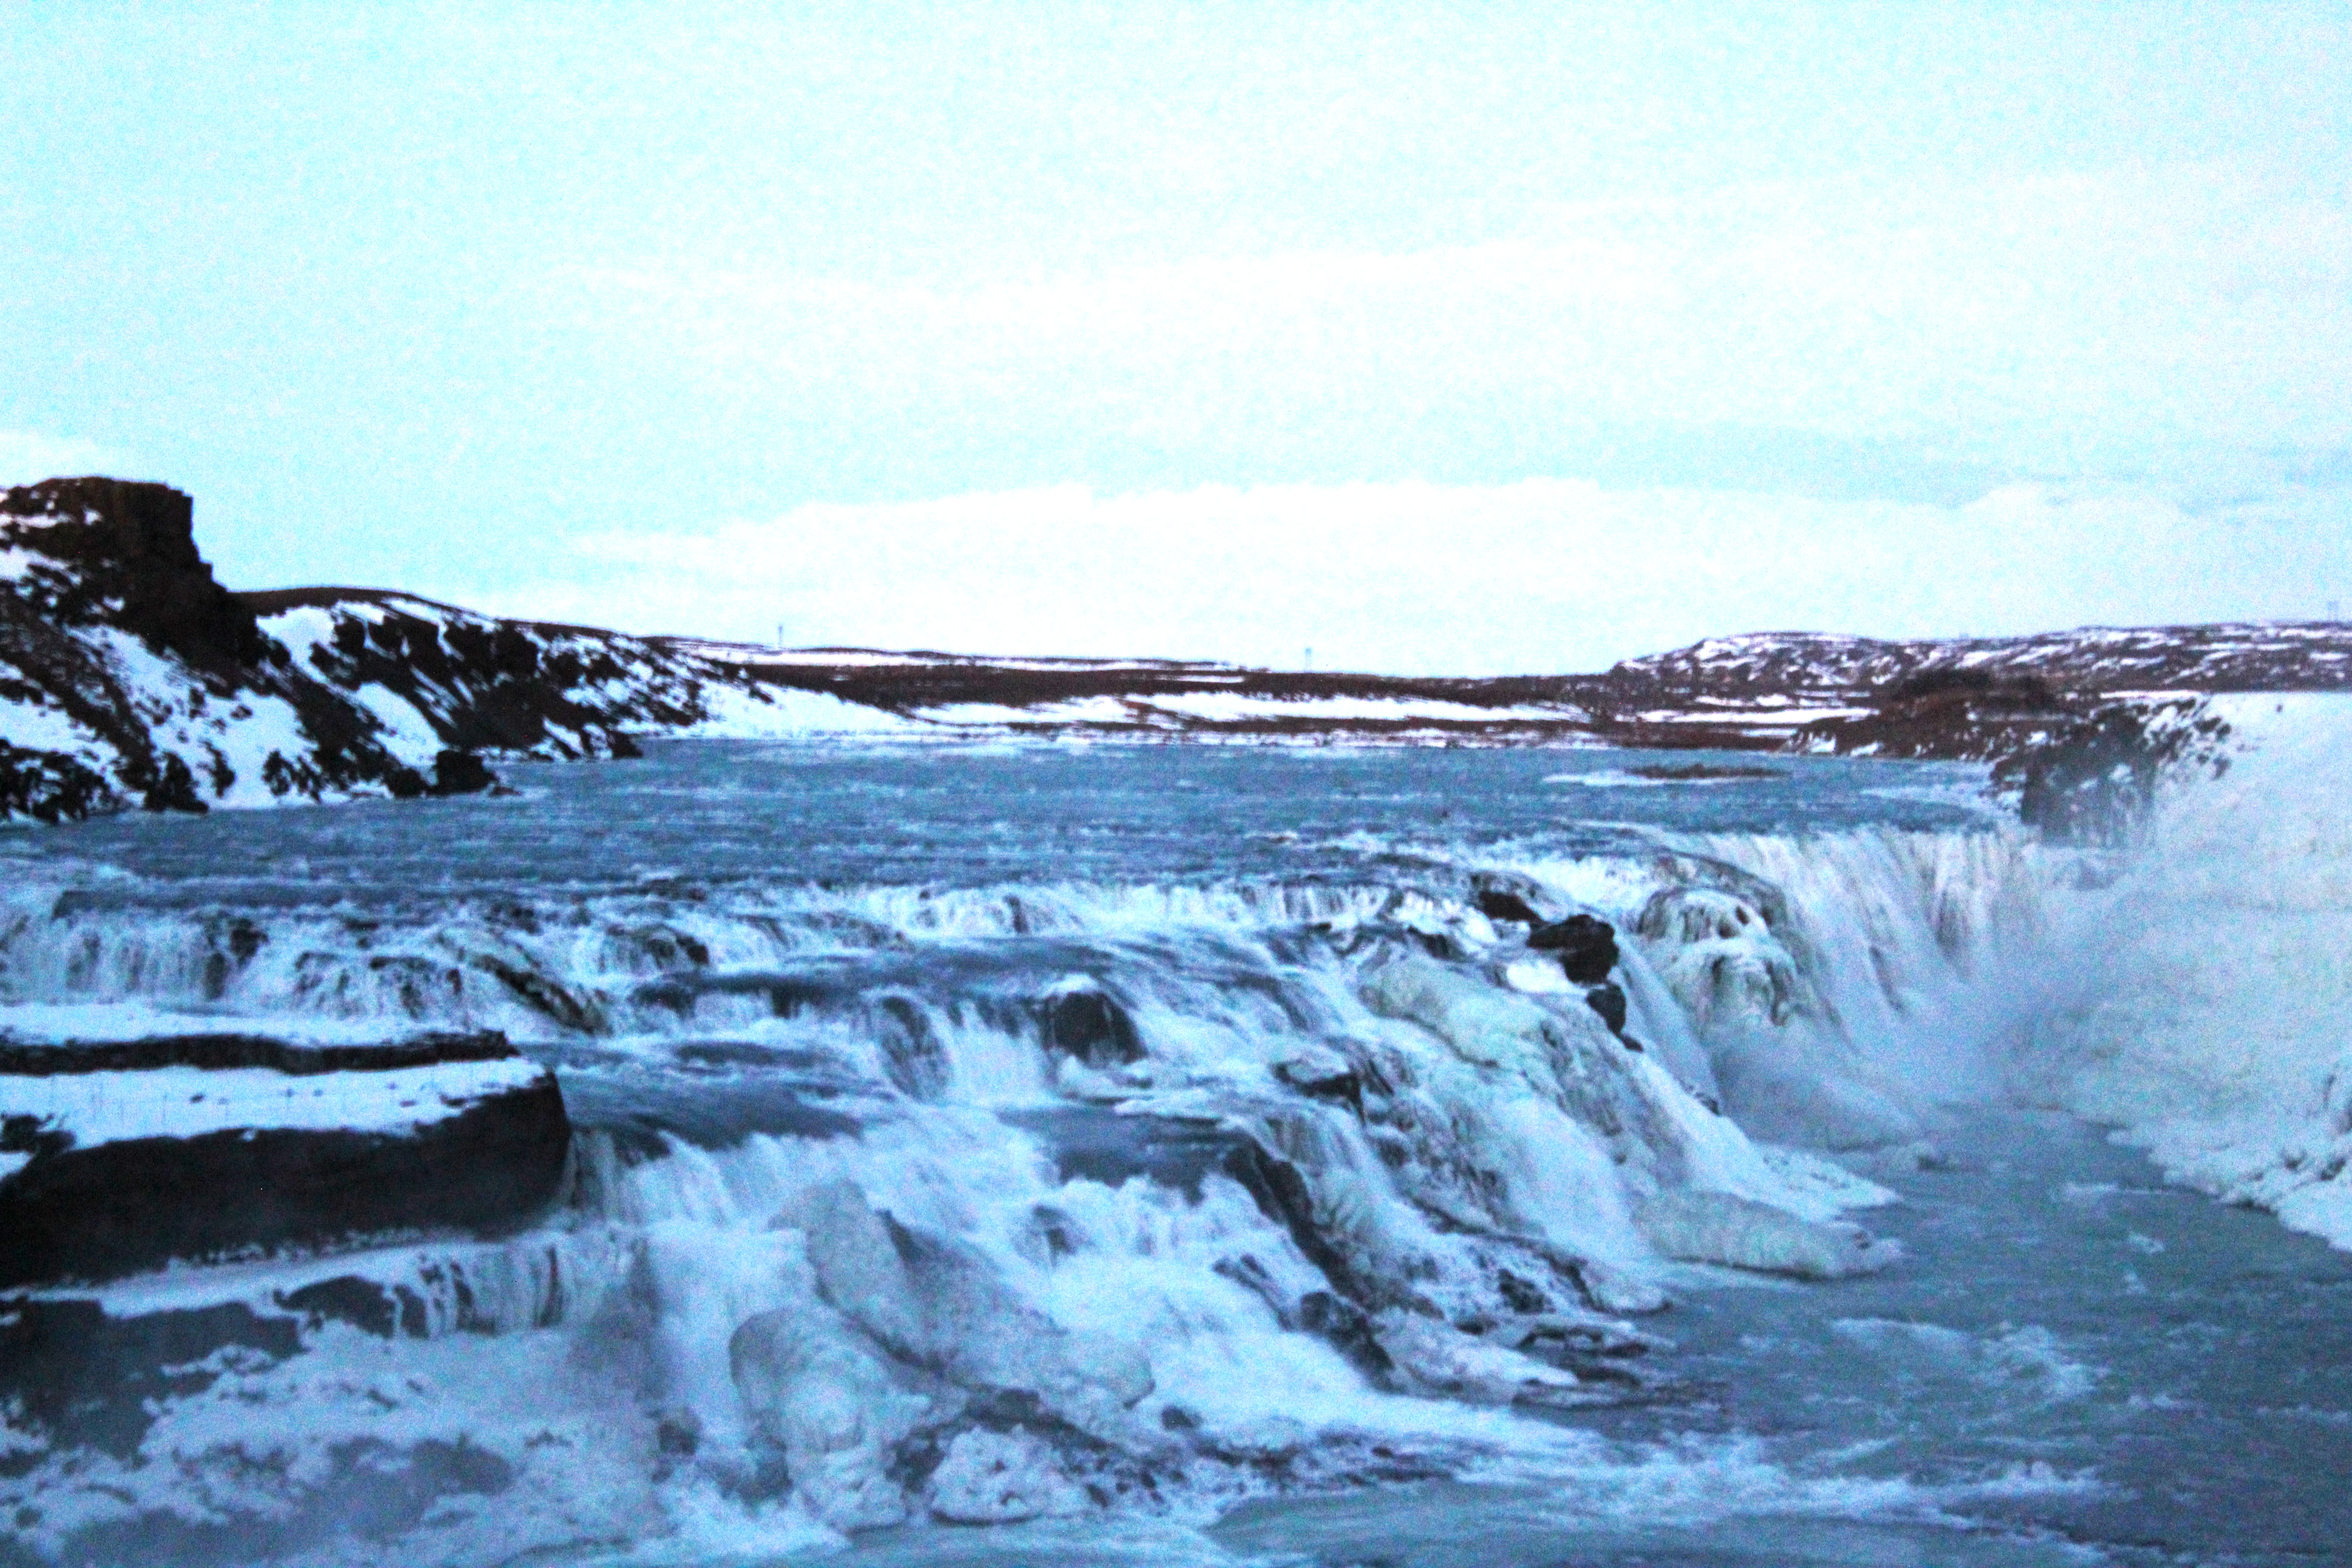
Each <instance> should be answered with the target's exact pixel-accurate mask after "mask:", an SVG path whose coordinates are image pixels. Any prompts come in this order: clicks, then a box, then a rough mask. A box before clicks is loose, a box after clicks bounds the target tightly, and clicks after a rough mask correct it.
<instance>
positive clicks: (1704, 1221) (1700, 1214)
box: [1635, 1187, 1902, 1279]
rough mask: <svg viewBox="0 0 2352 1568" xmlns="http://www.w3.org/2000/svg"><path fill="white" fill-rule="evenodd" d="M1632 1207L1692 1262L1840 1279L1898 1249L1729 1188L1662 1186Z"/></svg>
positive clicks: (1674, 1253)
mask: <svg viewBox="0 0 2352 1568" xmlns="http://www.w3.org/2000/svg"><path fill="white" fill-rule="evenodd" d="M1635 1213H1636V1215H1637V1217H1638V1219H1639V1221H1640V1224H1641V1226H1642V1231H1643V1235H1645V1236H1647V1237H1649V1238H1650V1242H1651V1245H1652V1246H1654V1247H1656V1248H1657V1249H1658V1250H1659V1251H1660V1252H1661V1253H1664V1255H1665V1256H1666V1257H1668V1258H1681V1259H1683V1260H1685V1261H1686V1262H1691V1263H1719V1264H1724V1265H1726V1266H1727V1267H1730V1268H1748V1269H1753V1270H1756V1271H1757V1272H1759V1273H1765V1274H1793V1275H1795V1276H1797V1277H1798V1278H1800V1279H1845V1278H1846V1277H1848V1276H1850V1275H1854V1274H1868V1273H1872V1272H1874V1271H1875V1270H1877V1269H1880V1268H1885V1267H1886V1266H1887V1265H1888V1264H1889V1263H1892V1262H1894V1261H1895V1259H1896V1258H1900V1257H1901V1256H1902V1250H1901V1248H1900V1247H1896V1246H1895V1244H1894V1243H1892V1242H1887V1241H1879V1240H1874V1238H1873V1237H1871V1236H1870V1235H1869V1234H1868V1233H1867V1232H1865V1231H1864V1230H1862V1229H1860V1228H1859V1227H1857V1226H1850V1225H1842V1224H1822V1223H1819V1222H1816V1221H1812V1220H1806V1219H1801V1218H1799V1217H1798V1216H1797V1215H1792V1214H1790V1213H1789V1212H1788V1211H1787V1210H1785V1209H1781V1208H1777V1207H1774V1206H1773V1205H1769V1204H1763V1203H1759V1202H1757V1201H1756V1200H1755V1199H1753V1198H1743V1197H1740V1196H1738V1194H1732V1193H1718V1192H1709V1191H1706V1190H1705V1189H1702V1188H1694V1187H1676V1188H1666V1189H1664V1190H1661V1191H1659V1192H1656V1193H1654V1194H1650V1195H1649V1196H1648V1197H1647V1198H1645V1199H1643V1202H1642V1203H1641V1205H1639V1207H1638V1208H1637V1209H1636V1211H1635Z"/></svg>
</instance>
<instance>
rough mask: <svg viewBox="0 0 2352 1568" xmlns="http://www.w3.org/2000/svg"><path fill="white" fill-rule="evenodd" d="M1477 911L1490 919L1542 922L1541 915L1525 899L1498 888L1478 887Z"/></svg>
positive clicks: (1524, 923) (1539, 923)
mask: <svg viewBox="0 0 2352 1568" xmlns="http://www.w3.org/2000/svg"><path fill="white" fill-rule="evenodd" d="M1478 912H1479V913H1480V914H1482V915H1485V916H1486V918H1487V919H1488V920H1490V921H1517V923H1518V924H1520V925H1528V926H1535V925H1541V924H1543V916H1541V915H1539V914H1538V913H1536V911H1535V910H1534V909H1533V908H1532V907H1530V906H1529V905H1528V901H1527V900H1525V899H1523V898H1521V897H1519V895H1518V894H1517V893H1511V892H1506V891H1504V890H1503V889H1500V888H1481V889H1478Z"/></svg>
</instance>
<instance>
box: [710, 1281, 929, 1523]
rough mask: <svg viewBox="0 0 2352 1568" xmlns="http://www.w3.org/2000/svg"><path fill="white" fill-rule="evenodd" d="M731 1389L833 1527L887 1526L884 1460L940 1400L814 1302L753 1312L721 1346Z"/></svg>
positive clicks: (894, 1493)
mask: <svg viewBox="0 0 2352 1568" xmlns="http://www.w3.org/2000/svg"><path fill="white" fill-rule="evenodd" d="M727 1356H728V1364H729V1366H730V1369H731V1371H732V1373H733V1374H734V1380H735V1389H736V1392H737V1394H739V1395H740V1397H741V1399H742V1401H743V1405H744V1408H745V1409H746V1410H748V1411H750V1412H751V1415H752V1418H753V1421H754V1422H755V1424H757V1425H758V1426H760V1427H761V1429H762V1430H763V1431H764V1432H765V1434H766V1435H767V1436H769V1438H770V1439H771V1440H772V1441H774V1442H775V1443H777V1444H779V1445H780V1446H781V1447H782V1448H783V1450H784V1458H785V1463H786V1464H787V1465H788V1466H789V1468H790V1471H791V1479H792V1484H793V1487H794V1488H795V1489H797V1491H798V1492H799V1494H800V1496H801V1498H802V1500H803V1501H804V1502H805V1503H806V1504H807V1505H808V1507H809V1509H810V1511H812V1512H814V1514H816V1515H817V1517H818V1518H820V1519H822V1520H824V1521H825V1522H826V1523H827V1524H830V1525H832V1526H834V1527H835V1529H837V1530H860V1529H867V1528H871V1527H873V1526H876V1525H884V1524H896V1523H898V1521H901V1520H903V1519H904V1518H906V1516H907V1499H906V1492H905V1489H904V1488H903V1487H901V1486H900V1485H899V1483H898V1480H897V1479H895V1478H894V1477H893V1476H892V1475H891V1474H890V1465H891V1460H892V1458H893V1457H894V1453H895V1450H896V1448H897V1447H898V1444H899V1443H901V1442H902V1441H904V1440H905V1439H906V1438H907V1437H908V1435H910V1434H911V1433H912V1432H914V1430H915V1429H916V1427H917V1426H919V1425H921V1423H922V1422H923V1421H924V1419H925V1418H926V1417H929V1416H933V1415H936V1414H937V1413H938V1412H939V1408H940V1401H939V1400H938V1399H937V1398H936V1397H935V1396H933V1395H931V1394H926V1393H925V1392H923V1391H922V1390H921V1389H920V1387H919V1384H918V1382H917V1380H916V1379H914V1378H912V1377H910V1376H908V1374H907V1373H906V1372H905V1371H904V1370H903V1369H901V1368H898V1367H896V1366H894V1365H892V1364H891V1363H890V1361H889V1359H888V1358H887V1356H885V1355H883V1354H881V1353H880V1352H877V1349H876V1348H875V1346H874V1344H873V1342H871V1341H870V1340H869V1339H867V1338H866V1336H865V1335H863V1334H860V1333H858V1332H857V1331H855V1330H854V1329H852V1328H850V1327H849V1326H848V1325H846V1324H845V1323H843V1322H842V1321H840V1320H839V1319H838V1318H836V1317H835V1316H834V1314H833V1313H831V1312H828V1311H826V1310H824V1308H822V1307H812V1308H810V1309H808V1310H799V1311H793V1310H778V1311H771V1312H762V1313H760V1314H759V1315H757V1316H755V1317H752V1318H751V1319H749V1320H747V1321H745V1322H744V1323H743V1324H742V1325H741V1326H740V1328H738V1329H737V1330H736V1331H735V1333H734V1336H733V1338H732V1339H731V1340H730V1342H729V1343H728V1347H727Z"/></svg>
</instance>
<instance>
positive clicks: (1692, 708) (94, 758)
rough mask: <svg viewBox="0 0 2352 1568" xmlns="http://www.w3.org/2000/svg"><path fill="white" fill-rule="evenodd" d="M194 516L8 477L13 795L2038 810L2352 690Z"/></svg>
mask: <svg viewBox="0 0 2352 1568" xmlns="http://www.w3.org/2000/svg"><path fill="white" fill-rule="evenodd" d="M192 517H193V506H192V503H191V502H190V500H189V498H188V497H187V496H185V495H184V494H182V493H181V492H179V491H177V490H174V489H168V488H167V487H164V486H162V485H152V484H134V483H130V482H126V481H122V480H117V479H50V480H47V481H45V482H43V483H41V484H37V485H31V486H26V487H24V488H21V489H11V490H7V491H5V492H0V810H5V813H6V814H7V815H8V816H30V817H35V818H38V819H40V820H43V821H51V822H54V821H58V820H61V819H66V818H72V817H79V816H89V815H91V814H93V813H99V812H106V811H114V810H121V809H124V808H126V807H129V806H134V805H139V806H145V807H148V808H150V809H154V810H165V809H173V810H203V809H205V808H206V807H207V806H209V805H264V804H268V803H271V802H274V801H282V800H312V801H322V800H332V799H341V798H347V797H351V796H353V795H395V796H410V795H424V794H430V793H445V794H446V793H451V792H456V791H461V790H469V789H480V788H484V787H488V786H490V785H491V784H492V783H493V778H492V775H491V773H489V771H488V768H487V766H486V765H485V763H484V762H483V760H482V759H484V758H488V759H491V760H494V761H495V760H498V759H502V758H538V759H548V760H557V759H563V760H570V759H589V758H611V757H627V756H630V755H633V754H635V752H636V750H637V742H638V741H639V740H641V739H645V738H651V737H692V736H711V737H717V736H737V737H752V738H773V737H785V736H795V735H808V734H824V733H839V732H845V731H854V732H898V733H903V734H908V735H922V734H930V735H942V734H949V735H951V734H960V733H961V734H970V733H1017V734H1047V735H1053V734H1078V735H1084V734H1093V735H1102V736H1123V737H1130V738H1137V739H1161V740H1185V741H1200V742H1276V743H1280V742H1294V743H1296V742H1310V743H1311V742H1325V741H1331V740H1347V741H1350V742H1391V743H1420V744H1430V743H1448V742H1451V743H1470V744H1489V745H1493V744H1575V743H1588V744H1591V743H1606V744H1617V745H1628V746H1655V747H1674V748H1681V749H1690V748H1725V749H1734V750H1751V751H1752V750H1780V749H1790V750H1801V751H1813V752H1839V753H1845V754H1876V755H1884V756H1901V757H1933V758H1947V759H1963V760H1976V761H1985V762H1990V763H1994V764H1995V765H1996V771H1997V774H1998V776H2000V778H2001V779H2002V780H2003V782H2005V783H2007V784H2010V785H2011V787H2012V788H2013V789H2015V790H2016V791H2017V792H2018V793H2019V794H2020V795H2021V797H2022V799H2023V801H2024V804H2025V805H2026V808H2027V811H2028V815H2029V816H2033V815H2034V814H2035V812H2036V810H2037V809H2038V810H2040V811H2041V812H2042V816H2043V819H2045V820H2049V821H2053V822H2056V821H2059V820H2061V819H2062V818H2063V816H2065V812H2066V811H2067V810H2069V809H2072V808H2071V807H2065V806H2063V804H2062V805H2058V806H2053V805H2052V804H2051V803H2052V802H2053V801H2059V802H2062V803H2063V801H2064V800H2066V799H2072V798H2074V795H2077V794H2080V793H2081V792H2082V791H2083V790H2084V789H2087V788H2090V786H2091V785H2092V784H2095V782H2096V780H2097V779H2099V778H2101V777H2107V776H2111V775H2116V770H2117V769H2118V768H2120V769H2122V770H2123V771H2124V773H2129V774H2132V775H2133V776H2135V777H2137V776H2139V773H2144V772H2145V770H2146V768H2147V766H2152V765H2156V764H2157V763H2161V762H2162V761H2163V760H2165V759H2167V758H2168V757H2171V756H2175V755H2178V754H2180V753H2181V752H2184V750H2193V749H2195V748H2196V747H2197V746H2199V745H2200V744H2201V743H2203V742H2209V741H2210V740H2211V739H2213V737H2214V733H2215V729H2216V724H2217V722H2218V721H2212V720H2210V717H2209V716H2207V715H2205V714H2204V713H2203V711H2202V709H2201V706H2200V699H2201V698H2202V697H2203V696H2204V695H2206V694H2210V693H2214V692H2223V691H2257V690H2261V691H2269V690H2280V691H2284V690H2337V689H2352V626H2342V625H2336V624H2324V625H2272V624H2262V625H2240V626H2169V627H2143V628H2128V629H2110V628H2098V627H2093V628H2087V629H2084V630H2080V631H2073V632H2062V633H2052V634H2046V635H2043V636H2038V637H2006V638H1963V639H1954V640H1945V641H1915V642H1888V641H1878V640H1873V639H1870V638H1864V637H1840V636H1833V635H1827V634H1820V633H1795V632H1788V633H1761V634H1756V635H1751V636H1746V637H1717V638H1711V639H1709V640H1707V641H1706V642H1701V643H1696V644H1694V645H1692V646H1691V647H1685V648H1679V649H1676V650H1675V651H1674V652H1671V653H1662V654H1655V655H1652V656H1650V657H1648V658H1637V659H1630V660H1627V661H1626V662H1624V663H1622V664H1619V665H1617V666H1615V667H1614V668H1611V669H1608V670H1605V671H1602V672H1600V673H1598V674H1591V675H1534V676H1514V677H1505V678H1495V679H1446V678H1428V677H1400V676H1381V675H1361V674H1346V673H1314V672H1304V671H1281V670H1269V669H1254V668H1243V667H1239V666H1234V665H1226V664H1217V663H1209V662H1199V661H1185V660H1173V659H1083V658H987V657H977V656H971V655H958V654H947V653H934V652H925V651H916V652H888V651H884V650H878V649H870V648H844V647H825V648H803V649H795V650H779V649H773V648H762V647H753V646H749V645H742V644H732V643H723V642H711V641H707V640H701V639H695V638H688V637H631V636H626V635H624V634H622V633H618V632H610V631H602V630H598V629H595V628H593V627H587V626H562V625H554V624H550V623H543V622H533V621H519V620H508V619H502V618H499V617H497V616H484V615H479V614H477V613H475V612H473V611H470V610H464V609H459V608H457V607H456V606H453V605H444V604H438V603H436V602H435V601H432V600H429V599H423V598H418V597H416V596H415V595H405V594H399V593H393V592H387V591H383V590H378V589H370V588H328V587H320V588H289V589H279V590H274V591H269V592H263V593H243V594H238V593H232V592H230V591H228V590H227V589H226V588H223V587H222V586H221V585H220V584H218V583H216V582H215V580H214V578H213V575H212V571H211V568H210V567H209V566H208V565H207V564H206V563H205V561H204V559H203V557H202V555H201V554H200V553H199V552H197V550H196V546H195V542H194V533H193V531H192V528H191V523H192ZM2135 770H2137V772H2136V771H2135ZM2037 803H2038V805H2037ZM2053 811H2054V812H2055V814H2056V815H2055V816H2053V815H2052V813H2053Z"/></svg>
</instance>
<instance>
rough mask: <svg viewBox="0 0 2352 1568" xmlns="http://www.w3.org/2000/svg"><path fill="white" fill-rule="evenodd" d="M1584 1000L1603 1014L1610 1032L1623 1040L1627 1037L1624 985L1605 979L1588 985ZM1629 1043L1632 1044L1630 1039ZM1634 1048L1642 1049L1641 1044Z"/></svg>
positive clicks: (1587, 1004)
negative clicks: (1596, 983) (1599, 982)
mask: <svg viewBox="0 0 2352 1568" xmlns="http://www.w3.org/2000/svg"><path fill="white" fill-rule="evenodd" d="M1584 1002H1585V1005H1586V1006H1588V1007H1591V1009H1592V1010H1593V1011H1594V1012H1596V1013H1598V1014H1600V1015H1601V1022H1602V1023H1604V1024H1606V1025H1608V1026H1609V1032H1610V1033H1611V1034H1612V1035H1614V1036H1616V1037H1618V1038H1619V1039H1621V1040H1622V1039H1624V1038H1625V992H1624V989H1623V987H1622V986H1620V985H1618V984H1616V983H1615V982H1614V981H1604V982H1602V983H1601V984H1599V985H1593V986H1588V987H1587V988H1586V990H1585V993H1584ZM1627 1043H1628V1044H1631V1042H1630V1041H1629V1042H1627ZM1633 1048H1634V1049H1636V1050H1639V1049H1641V1047H1639V1046H1635V1047H1633Z"/></svg>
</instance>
